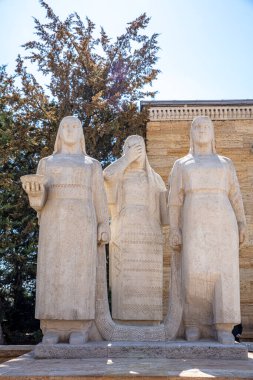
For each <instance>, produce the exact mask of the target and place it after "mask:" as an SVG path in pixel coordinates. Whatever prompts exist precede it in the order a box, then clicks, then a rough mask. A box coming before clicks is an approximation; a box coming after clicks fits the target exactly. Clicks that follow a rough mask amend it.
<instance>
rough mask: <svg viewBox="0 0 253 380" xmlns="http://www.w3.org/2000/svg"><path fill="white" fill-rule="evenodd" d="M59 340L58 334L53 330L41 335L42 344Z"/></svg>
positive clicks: (55, 342) (54, 342)
mask: <svg viewBox="0 0 253 380" xmlns="http://www.w3.org/2000/svg"><path fill="white" fill-rule="evenodd" d="M58 342H59V334H57V333H56V332H54V331H48V332H46V334H45V335H44V336H43V339H42V344H57V343H58Z"/></svg>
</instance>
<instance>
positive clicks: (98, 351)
mask: <svg viewBox="0 0 253 380" xmlns="http://www.w3.org/2000/svg"><path fill="white" fill-rule="evenodd" d="M34 354H35V357H36V358H38V359H47V358H51V359H52V358H54V359H61V358H65V359H78V358H79V359H81V358H82V359H88V358H113V359H114V358H135V359H136V358H142V359H145V358H160V359H165V358H168V359H181V358H184V359H195V358H199V359H205V358H206V359H219V360H220V359H230V360H243V359H247V357H248V356H247V355H248V349H247V346H245V345H243V344H232V345H223V344H220V343H218V342H215V341H200V342H186V341H175V342H166V343H165V342H90V343H86V344H85V345H82V346H75V345H70V344H55V345H45V344H38V345H37V346H36V347H35V351H34Z"/></svg>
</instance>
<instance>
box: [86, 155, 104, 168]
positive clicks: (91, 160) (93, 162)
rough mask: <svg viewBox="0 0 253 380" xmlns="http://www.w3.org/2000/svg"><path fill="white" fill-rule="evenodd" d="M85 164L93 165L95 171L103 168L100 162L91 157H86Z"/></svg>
mask: <svg viewBox="0 0 253 380" xmlns="http://www.w3.org/2000/svg"><path fill="white" fill-rule="evenodd" d="M85 163H86V164H88V165H91V166H92V167H93V168H94V170H96V169H101V168H102V166H101V164H100V162H99V161H98V160H96V159H95V158H93V157H90V156H85Z"/></svg>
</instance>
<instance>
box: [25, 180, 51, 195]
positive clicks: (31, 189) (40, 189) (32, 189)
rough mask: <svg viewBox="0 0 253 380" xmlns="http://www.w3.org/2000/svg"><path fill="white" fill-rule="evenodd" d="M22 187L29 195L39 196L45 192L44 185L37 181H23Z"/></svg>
mask: <svg viewBox="0 0 253 380" xmlns="http://www.w3.org/2000/svg"><path fill="white" fill-rule="evenodd" d="M22 187H23V189H24V190H25V192H26V193H27V194H28V195H29V196H31V197H39V196H41V195H42V194H43V193H44V192H45V186H44V185H43V184H42V183H39V182H35V181H34V182H28V181H27V182H24V183H22Z"/></svg>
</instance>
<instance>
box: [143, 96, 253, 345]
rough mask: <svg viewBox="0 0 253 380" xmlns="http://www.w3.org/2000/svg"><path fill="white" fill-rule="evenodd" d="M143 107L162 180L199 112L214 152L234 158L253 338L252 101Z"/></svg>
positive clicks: (245, 300) (246, 308)
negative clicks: (209, 123) (210, 126)
mask: <svg viewBox="0 0 253 380" xmlns="http://www.w3.org/2000/svg"><path fill="white" fill-rule="evenodd" d="M145 106H149V107H150V121H149V122H148V124H147V152H148V157H149V161H150V164H151V166H152V167H153V168H154V169H155V170H156V171H157V172H158V173H159V174H160V175H161V176H162V178H163V179H164V181H165V183H166V184H167V183H168V176H169V173H170V170H171V168H172V165H173V163H174V162H175V160H176V159H178V158H180V157H182V156H184V155H186V154H187V153H188V150H189V130H190V125H191V121H192V119H193V118H194V117H195V116H198V115H208V116H210V117H211V118H212V120H213V122H214V127H215V136H216V149H217V152H218V154H221V155H224V156H227V157H229V158H231V159H232V161H233V162H234V165H235V168H236V170H237V175H238V179H239V182H240V186H241V191H242V195H243V201H244V207H245V213H246V218H247V223H248V243H247V246H245V247H244V248H243V249H242V250H241V251H240V279H241V314H242V323H243V327H244V331H243V337H244V338H250V339H253V191H252V190H253V148H252V146H253V101H220V102H219V101H217V102H204V101H202V102H183V101H182V102H181V101H178V102H176V101H174V102H159V101H158V102H143V103H142V107H145ZM165 238H166V239H165V240H166V244H165V246H166V248H165V254H164V310H166V301H165V300H167V298H168V290H169V265H170V252H169V248H168V230H167V231H165Z"/></svg>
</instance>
